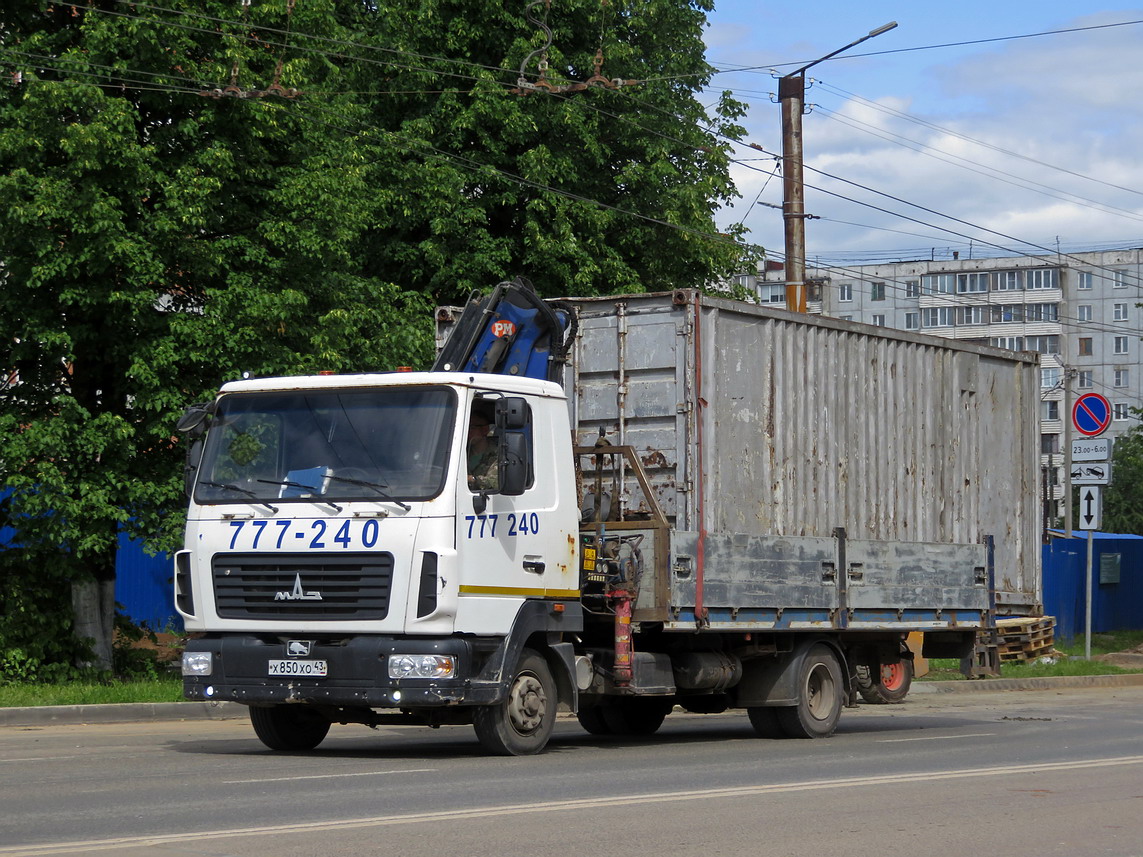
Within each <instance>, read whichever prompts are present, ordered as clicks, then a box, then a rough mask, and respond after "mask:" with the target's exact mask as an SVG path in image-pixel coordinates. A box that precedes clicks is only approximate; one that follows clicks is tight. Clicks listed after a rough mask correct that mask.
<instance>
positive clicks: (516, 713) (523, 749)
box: [472, 649, 559, 756]
mask: <svg viewBox="0 0 1143 857" xmlns="http://www.w3.org/2000/svg"><path fill="white" fill-rule="evenodd" d="M558 704H559V698H558V696H557V695H556V682H555V679H553V678H552V671H551V670H550V669H548V664H547V662H546V661H545V660H544V659H543V657H541V656H540V655H539V654H538V653H537V652H535V651H533V650H532V649H524V650H523V651H522V652H521V653H520V662H519V663H518V664H517V666H516V670H515V673H514V675H513V676H512V681H511V683H510V684H509V687H508V695H507V696H506V697H505V699H504V701H503V702H500V703H498V704H496V705H487V706H482V707H480V708H477V709H476V710H475V711H474V712H473V717H472V726H473V728H474V729H475V730H476V737H477V738H478V739H480V743H481V744H482V745H483V746H484V749H486V750H487V751H488V752H490V753H493V754H495V755H497V756H532V755H535V754H536V753H539V752H541V751H543V749H544V747H546V746H547V744H548V739H550V738H551V737H552V730H553V729H554V728H555V725H556V706H557V705H558Z"/></svg>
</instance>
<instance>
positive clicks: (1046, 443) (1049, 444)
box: [1040, 434, 1060, 455]
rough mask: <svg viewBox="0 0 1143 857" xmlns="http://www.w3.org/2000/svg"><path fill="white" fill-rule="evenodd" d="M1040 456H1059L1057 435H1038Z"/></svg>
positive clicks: (1058, 438) (1058, 437)
mask: <svg viewBox="0 0 1143 857" xmlns="http://www.w3.org/2000/svg"><path fill="white" fill-rule="evenodd" d="M1040 454H1041V455H1059V454H1060V436H1059V435H1058V434H1042V435H1040Z"/></svg>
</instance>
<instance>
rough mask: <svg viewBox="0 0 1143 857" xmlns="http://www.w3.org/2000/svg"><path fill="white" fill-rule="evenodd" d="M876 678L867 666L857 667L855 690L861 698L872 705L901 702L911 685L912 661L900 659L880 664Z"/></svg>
mask: <svg viewBox="0 0 1143 857" xmlns="http://www.w3.org/2000/svg"><path fill="white" fill-rule="evenodd" d="M877 678H878V681H874V680H873V676H872V675H871V670H870V669H869V667H866V666H859V667H858V668H857V692H858V693H860V694H861V698H862V699H864V700H865V701H866V702H869V703H872V704H873V705H888V704H891V703H895V702H901V701H902V700H903V699H904V698H905V697H906V696H908V694H909V688H910V687H912V686H913V663H912V661H907V660H900V661H897V662H896V663H893V664H882V665H881V671H880V675H879V676H878V677H877Z"/></svg>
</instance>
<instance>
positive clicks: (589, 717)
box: [575, 702, 612, 735]
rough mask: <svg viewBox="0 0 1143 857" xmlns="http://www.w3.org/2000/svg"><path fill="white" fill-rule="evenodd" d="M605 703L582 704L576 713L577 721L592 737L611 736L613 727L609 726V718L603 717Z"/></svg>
mask: <svg viewBox="0 0 1143 857" xmlns="http://www.w3.org/2000/svg"><path fill="white" fill-rule="evenodd" d="M603 709H604V703H602V702H599V703H580V706H579V711H577V712H576V715H575V717H576V720H578V721H579V725H580V726H582V727H583V729H584V731H585V732H588V733H590V734H592V735H611V734H612V732H611V727H610V726H608V725H607V718H606V717H604V716H603Z"/></svg>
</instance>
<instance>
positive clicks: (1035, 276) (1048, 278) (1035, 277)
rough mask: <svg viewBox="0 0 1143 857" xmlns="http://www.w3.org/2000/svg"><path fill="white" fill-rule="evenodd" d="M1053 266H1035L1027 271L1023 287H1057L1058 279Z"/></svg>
mask: <svg viewBox="0 0 1143 857" xmlns="http://www.w3.org/2000/svg"><path fill="white" fill-rule="evenodd" d="M1056 273H1057V272H1056V269H1055V268H1036V269H1034V270H1032V271H1028V272H1027V276H1025V278H1024V287H1025V288H1027V289H1058V288H1059V280H1058V279H1057V278H1056Z"/></svg>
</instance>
